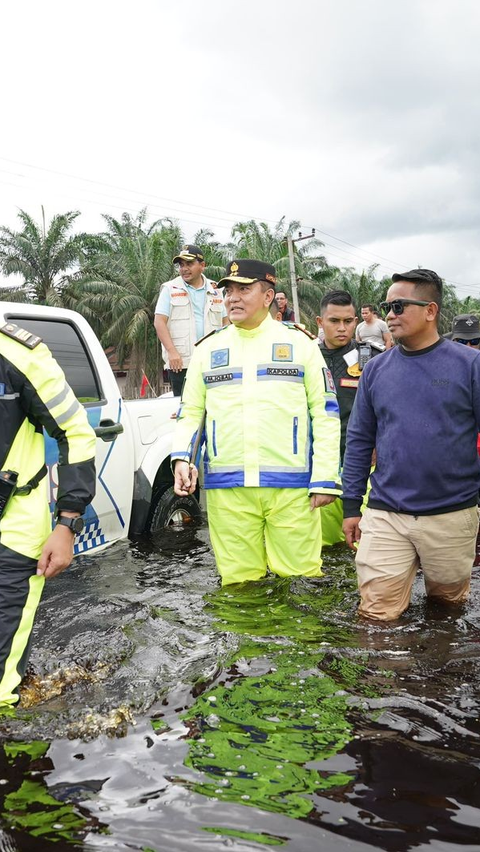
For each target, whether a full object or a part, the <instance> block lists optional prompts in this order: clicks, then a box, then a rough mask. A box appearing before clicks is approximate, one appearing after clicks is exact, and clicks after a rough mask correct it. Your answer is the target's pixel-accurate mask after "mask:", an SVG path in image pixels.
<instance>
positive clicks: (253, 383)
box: [172, 259, 341, 584]
mask: <svg viewBox="0 0 480 852" xmlns="http://www.w3.org/2000/svg"><path fill="white" fill-rule="evenodd" d="M275 284H276V277H275V268H274V267H273V266H271V265H270V264H269V263H263V262H262V261H259V260H251V259H240V260H233V261H232V262H231V263H229V264H228V267H227V274H226V276H225V278H223V279H222V280H221V281H220V282H219V285H218V286H219V287H222V288H223V289H224V292H225V306H226V309H227V315H228V319H229V320H230V322H231V325H229V326H228V327H227V328H224V329H221V330H220V331H219V332H212V333H211V334H210V335H208V336H207V337H206V338H204V339H203V340H201V341H199V342H198V343H197V345H196V347H195V352H194V354H193V356H192V360H191V362H190V366H189V368H188V371H187V379H186V382H185V387H184V391H183V395H182V403H181V407H180V411H179V416H178V420H177V424H176V432H175V436H174V444H173V452H172V461H173V464H174V465H175V491H176V493H177V494H179V495H185V494H189V493H192V492H193V490H194V489H195V486H196V481H197V468H196V467H195V465H194V464H193V461H194V460H192V446H194V445H195V436H196V432H197V430H198V429H199V428H203V416H204V413H205V411H206V416H205V437H206V449H205V454H204V487H205V489H206V493H207V509H208V522H209V528H210V536H211V540H212V545H213V549H214V552H215V557H216V561H217V566H218V570H219V572H220V574H221V577H222V582H223V584H229V583H238V582H243V581H245V580H259V579H260V578H262V577H263V576H265V573H266V570H267V566H268V567H269V568H270V570H271V571H272V572H273V573H275V574H277V575H279V576H281V577H286V576H294V575H304V576H309V577H316V576H320V575H321V569H320V566H321V558H320V551H321V544H322V531H321V520H320V512H319V511H317V510H318V508H319V507H320V506H325V505H328V503H330V502H332V501H333V500H335V498H336V497H337V496H338V495H339V494H340V492H341V488H340V484H339V481H338V471H339V461H340V459H339V447H340V420H339V412H338V405H337V399H336V394H335V387H334V384H333V381H332V378H331V375H330V373H329V371H328V370H327V368H326V365H325V361H324V359H323V357H322V355H321V354H320V350H319V348H318V345H317V342H316V338H315V337H314V336H313V335H310V333H309V332H305V331H304V330H302V329H301V328H298V327H296V326H295V325H293V324H291V325H286V324H283V323H278V322H275V321H274V320H273V319H272V317H271V316H270V313H269V307H270V304H271V302H272V300H273V298H274V295H275Z"/></svg>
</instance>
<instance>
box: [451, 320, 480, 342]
mask: <svg viewBox="0 0 480 852" xmlns="http://www.w3.org/2000/svg"><path fill="white" fill-rule="evenodd" d="M475 337H480V322H479V320H478V317H476V316H475V314H458V316H456V317H454V318H453V322H452V340H457V339H458V338H460V340H473V339H474V338H475Z"/></svg>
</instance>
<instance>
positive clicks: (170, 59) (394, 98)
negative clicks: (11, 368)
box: [0, 0, 480, 294]
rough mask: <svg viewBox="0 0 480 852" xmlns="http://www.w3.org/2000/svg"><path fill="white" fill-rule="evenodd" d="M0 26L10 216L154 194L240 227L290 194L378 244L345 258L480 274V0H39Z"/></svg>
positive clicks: (197, 222) (212, 221) (5, 200)
mask: <svg viewBox="0 0 480 852" xmlns="http://www.w3.org/2000/svg"><path fill="white" fill-rule="evenodd" d="M2 28H3V32H4V34H7V35H6V37H4V40H3V45H2V55H1V57H0V71H2V79H3V80H4V81H6V80H8V81H9V84H8V85H5V86H4V89H3V92H2V114H3V118H4V121H3V122H2V124H3V133H2V137H1V140H0V158H1V157H3V158H7V159H0V222H1V223H5V224H8V225H10V226H15V214H16V210H17V208H18V207H24V208H25V209H27V210H28V211H29V212H30V213H31V214H32V215H34V216H35V215H37V214H38V215H39V207H40V204H41V203H42V202H43V203H44V204H45V206H46V209H47V213H53V212H58V211H60V210H66V209H80V210H82V213H83V216H82V218H81V220H80V225H81V226H82V227H83V228H85V229H88V228H90V229H96V228H100V227H102V223H101V218H100V214H101V212H109V213H112V214H113V215H120V213H121V212H122V210H124V209H128V210H130V211H132V212H135V211H136V210H138V209H140V207H141V206H143V204H145V203H149V205H150V207H151V213H152V216H155V217H158V216H161V215H168V214H171V215H174V216H176V217H178V218H180V219H181V220H182V222H183V225H184V228H185V231H186V235H187V236H188V237H190V236H192V235H193V233H194V232H195V230H196V229H197V228H198V227H200V226H201V225H202V224H203V225H210V226H211V227H213V228H214V229H215V230H216V233H217V235H218V237H219V238H220V239H227V238H228V235H229V230H230V227H231V224H232V223H233V222H234V221H235V220H236V219H237V218H239V217H238V215H237V214H238V213H244V214H246V215H247V216H255V217H259V218H266V219H269V220H270V219H271V220H272V221H273V220H276V219H278V218H279V217H280V216H281V215H283V214H285V215H286V217H287V219H301V220H302V223H304V225H305V227H306V228H307V227H308V226H311V225H313V226H316V227H317V228H320V229H321V230H324V231H326V232H329V233H330V234H335V236H337V237H341V238H343V239H344V240H346V241H348V242H350V243H353V244H355V246H359V247H361V248H363V249H364V251H360V250H359V249H357V248H354V247H351V246H350V247H348V246H345V245H344V244H342V243H339V242H337V241H336V240H332V239H331V238H330V239H329V240H328V241H329V242H330V246H331V247H327V254H328V251H330V252H331V255H330V258H331V261H332V262H335V263H341V264H345V265H350V264H351V265H357V266H358V265H361V264H362V260H361V258H364V260H365V262H366V263H368V261H369V260H373V259H374V258H373V256H372V255H371V254H369V252H376V253H377V251H378V253H379V254H381V255H383V256H385V257H386V258H388V259H390V258H391V259H393V260H394V261H398V264H399V265H401V267H403V268H405V267H408V266H411V265H416V264H417V262H422V263H425V265H427V266H430V267H432V268H435V269H438V271H439V272H440V273H441V274H443V275H445V276H446V277H447V278H450V279H451V280H458V281H459V282H460V283H462V284H463V285H465V286H466V287H467V288H474V287H476V286H477V282H478V280H479V279H480V274H479V272H478V270H479V260H480V258H479V256H478V255H479V253H478V252H477V250H476V240H477V233H476V231H477V227H478V219H479V208H480V169H479V165H478V156H477V151H478V143H479V141H480V140H479V136H480V122H479V118H478V93H477V89H478V79H479V77H480V74H479V72H480V67H479V66H480V54H479V53H478V49H477V45H478V42H479V37H480V7H479V6H478V4H477V2H475V0H457V2H454V0H437V2H435V3H432V2H430V0H403V2H402V3H401V4H393V3H387V2H385V0H362V2H354V0H298V2H297V3H296V4H294V5H293V6H292V4H291V3H287V2H286V0H276V2H273V0H262V2H253V0H243V2H242V4H241V5H239V4H238V3H234V2H233V0H204V2H203V3H202V4H199V3H198V2H196V1H195V0H183V2H182V4H176V5H173V4H171V3H170V2H167V0H137V2H136V3H135V4H132V3H127V2H125V0H118V2H114V0H100V2H98V0H97V2H93V0H83V2H82V3H79V2H78V3H75V2H71V3H68V4H66V3H64V2H60V0H46V2H44V3H43V4H38V3H37V2H35V0H24V2H22V3H19V4H16V5H14V4H10V5H9V6H8V7H6V8H5V9H4V10H3V27H2ZM11 161H17V162H19V163H26V164H32V165H33V166H40V167H43V171H39V170H38V169H32V168H29V167H27V166H24V165H17V164H16V163H14V162H11ZM54 172H63V173H65V175H64V176H62V175H58V174H54ZM66 175H70V176H80V177H81V178H84V179H87V180H75V179H74V178H73V177H67V176H66ZM96 182H102V184H110V185H111V186H105V185H100V184H98V183H96ZM130 190H133V191H130ZM167 199H169V200H167ZM203 208H209V209H203ZM212 208H216V209H212ZM220 211H225V212H220ZM325 240H326V241H327V238H326V237H325ZM332 246H333V247H334V248H332ZM447 247H448V248H447ZM346 252H349V253H350V254H347V253H346ZM427 259H428V260H427ZM387 266H388V264H387V265H386V266H385V269H384V268H383V267H382V269H381V271H386V269H387ZM393 268H395V267H393ZM464 292H465V293H466V292H467V291H460V290H459V293H460V294H463V293H464Z"/></svg>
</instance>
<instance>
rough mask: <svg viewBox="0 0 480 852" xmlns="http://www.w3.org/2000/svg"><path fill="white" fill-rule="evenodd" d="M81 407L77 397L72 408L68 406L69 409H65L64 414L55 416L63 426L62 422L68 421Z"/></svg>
mask: <svg viewBox="0 0 480 852" xmlns="http://www.w3.org/2000/svg"><path fill="white" fill-rule="evenodd" d="M80 408H81V405H80V403H79V402H78V401H77V400H76V399H75V400H74V401H73V402H72V404H71V406H70V408H67V410H66V411H64V413H63V414H59V416H58V417H55V420H56V422H57V423H58V424H59V426H61V425H62V423H66V422H67V420H70V418H71V417H73V415H74V414H76V412H77V411H79V410H80Z"/></svg>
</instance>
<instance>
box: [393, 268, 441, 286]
mask: <svg viewBox="0 0 480 852" xmlns="http://www.w3.org/2000/svg"><path fill="white" fill-rule="evenodd" d="M392 281H393V282H395V281H411V282H412V284H437V285H438V283H439V282H440V284H441V283H442V279H441V278H440V276H439V275H437V273H436V272H434V271H433V269H411V270H410V272H395V273H394V274H393V275H392Z"/></svg>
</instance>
